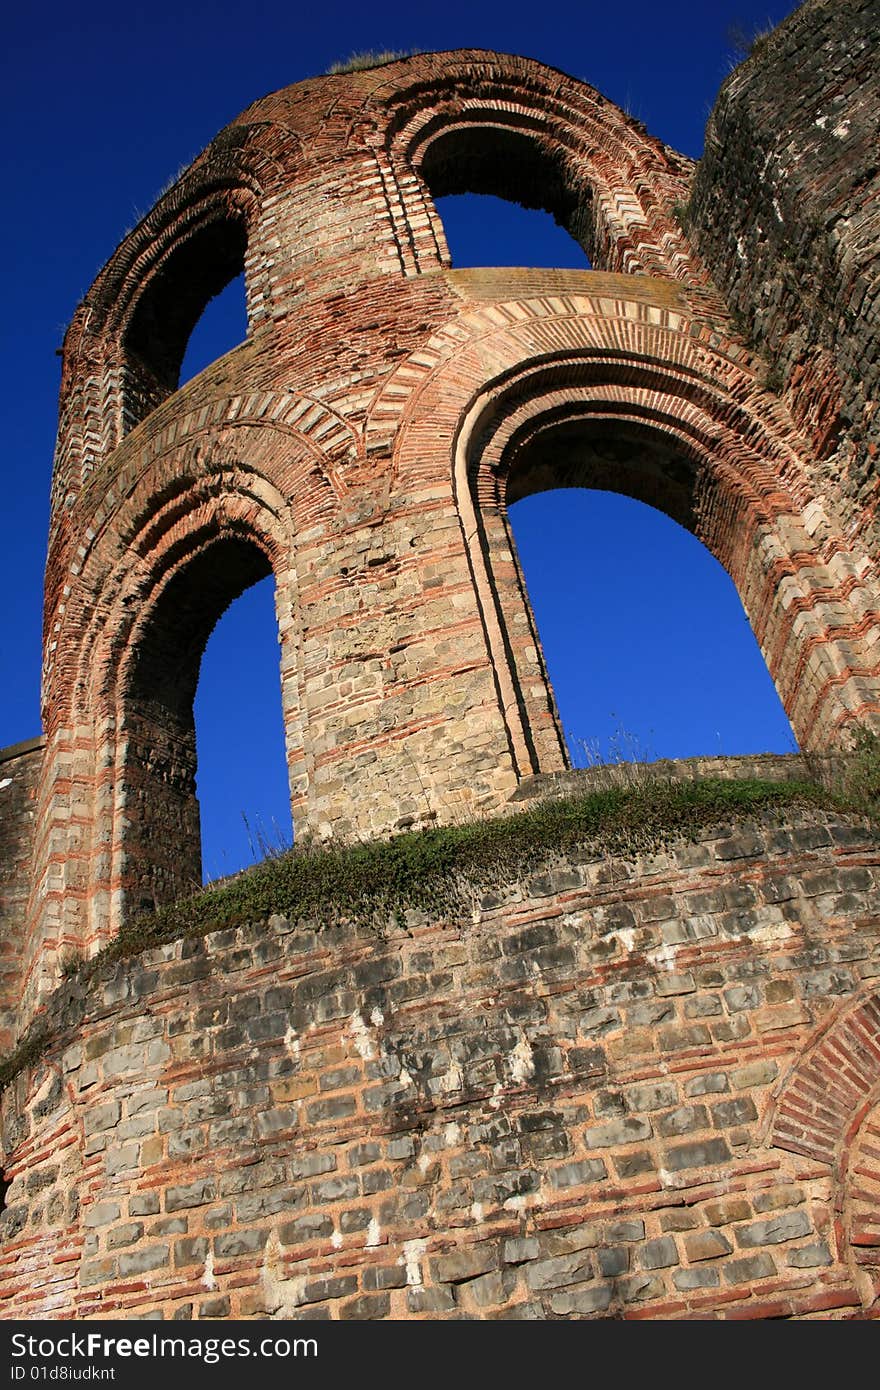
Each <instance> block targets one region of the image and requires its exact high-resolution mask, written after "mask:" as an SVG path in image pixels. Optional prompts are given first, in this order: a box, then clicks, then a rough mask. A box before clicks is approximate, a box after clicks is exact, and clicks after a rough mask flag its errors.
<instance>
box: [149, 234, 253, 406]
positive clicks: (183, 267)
mask: <svg viewBox="0 0 880 1390" xmlns="http://www.w3.org/2000/svg"><path fill="white" fill-rule="evenodd" d="M246 249H247V236H246V230H245V225H244V222H243V220H241V219H238V218H224V219H215V220H212V221H208V222H205V223H203V224H201V225H200V226H198V227H197V228H196V229H195V230H194V231H192V232H191V233H190V234H189V235H187V236H185V237H181V238H180V239H179V240H177V241H176V242H175V243H174V246H173V248H172V249H171V250H170V251H168V252H167V253H166V254H165V255H164V256H163V257H161V258H160V259H159V262H158V264H157V265H156V266H155V267H154V268H153V270H152V272H151V273H150V275H149V277H148V278H147V281H146V284H145V285H144V288H143V291H142V292H141V294H140V296H139V298H138V300H137V303H136V305H135V308H134V311H133V313H132V315H131V319H130V321H129V323H128V326H127V329H126V332H125V335H124V338H123V351H124V360H125V368H126V378H125V390H124V393H123V433H127V432H128V431H129V430H131V429H132V428H134V426H135V425H136V424H138V423H139V422H140V421H141V420H143V419H144V417H145V416H146V415H148V414H149V412H150V411H151V410H153V409H155V407H156V406H157V405H159V404H160V403H161V402H162V401H163V400H165V398H166V397H167V396H169V395H171V393H172V392H173V391H176V390H177V388H178V386H179V384H180V380H181V366H182V363H183V359H184V354H185V352H186V348H187V344H188V343H189V340H190V337H191V335H192V332H193V329H194V328H195V326H196V324H197V322H198V320H199V319H200V318H201V316H202V314H203V313H204V311H205V309H206V307H207V306H208V304H209V302H210V301H211V300H213V299H214V298H215V297H216V296H218V295H220V293H221V291H222V290H224V289H225V288H226V286H227V285H229V284H230V283H231V282H232V281H234V280H236V279H238V277H240V276H242V275H243V272H244V257H245V251H246ZM233 299H234V295H233ZM209 327H210V324H209ZM228 346H233V344H231V343H228V344H227V346H225V347H223V348H222V349H221V351H225V350H227V347H228ZM209 360H210V359H209ZM203 365H204V364H203Z"/></svg>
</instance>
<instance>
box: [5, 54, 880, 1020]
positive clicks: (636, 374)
mask: <svg viewBox="0 0 880 1390" xmlns="http://www.w3.org/2000/svg"><path fill="white" fill-rule="evenodd" d="M692 175H693V165H692V163H691V162H690V161H689V160H687V159H685V158H684V157H683V156H681V155H678V154H676V153H675V151H673V150H670V149H668V148H667V147H666V146H664V145H663V144H661V143H660V142H659V141H657V140H656V139H654V138H652V137H651V136H649V135H647V134H646V133H645V131H644V130H643V129H642V128H641V127H640V126H639V125H638V124H637V123H635V122H633V121H632V120H630V119H629V118H628V117H626V116H625V115H624V114H623V113H622V112H620V111H619V110H617V109H616V108H615V107H614V106H613V105H611V104H610V103H609V102H607V101H605V99H604V98H602V97H601V96H600V95H599V94H598V93H597V92H595V91H593V90H592V89H591V88H589V87H587V86H585V85H584V84H583V83H580V82H576V81H574V80H573V79H571V78H567V77H565V76H564V75H563V74H561V73H558V72H552V71H550V70H548V69H546V68H543V67H541V66H540V65H539V64H537V63H533V62H531V61H529V60H526V59H522V58H511V57H506V56H504V55H499V54H494V53H485V52H473V51H471V52H468V51H465V52H460V53H450V54H422V55H419V56H416V57H414V58H411V59H407V60H405V61H401V62H395V63H390V64H388V65H386V66H381V67H378V68H374V69H370V70H367V71H360V72H354V73H349V74H343V75H339V76H333V77H325V78H318V79H315V80H312V81H308V82H303V83H299V84H298V85H296V86H294V87H290V88H288V89H286V90H284V91H282V92H278V93H276V94H274V95H273V96H270V97H267V98H265V99H263V100H262V101H260V102H257V103H256V104H255V105H254V106H253V107H251V108H249V110H248V111H246V112H245V113H244V114H243V115H242V116H241V117H240V118H239V119H238V120H237V121H235V122H233V123H232V125H231V126H229V127H228V129H227V130H225V131H223V132H222V133H221V134H220V135H219V136H218V137H217V139H216V140H215V141H214V142H213V143H212V144H211V145H210V146H209V148H208V149H207V150H206V151H205V153H204V154H203V155H201V156H200V157H199V158H198V159H196V160H195V162H194V163H193V164H192V166H191V167H190V168H189V169H188V170H187V171H186V172H185V174H184V175H183V176H182V177H181V179H180V180H179V182H178V183H177V184H175V186H174V187H173V188H172V189H171V190H170V191H169V192H168V193H167V194H166V195H165V196H164V197H163V198H162V199H161V201H160V202H159V203H158V204H157V206H156V207H155V208H154V209H153V211H152V212H151V213H150V214H149V215H148V216H147V217H146V218H145V219H144V220H143V221H142V222H141V223H140V224H139V225H138V227H136V228H135V230H134V231H133V232H132V233H131V234H130V236H129V237H127V238H126V240H125V241H124V242H123V243H122V245H121V246H120V247H119V249H118V250H117V252H116V254H115V255H114V257H113V258H112V259H111V261H110V262H109V264H108V265H107V267H106V268H105V270H104V271H103V272H102V273H101V275H100V276H99V277H98V279H97V281H96V282H95V284H94V285H93V287H92V288H91V290H90V291H89V292H88V294H87V295H86V297H85V299H84V301H83V304H82V306H81V307H80V309H79V310H78V311H77V314H76V315H75V318H74V321H73V324H72V325H71V328H70V330H69V332H68V335H67V338H66V342H65V349H64V367H63V380H62V392H61V425H60V430H59V437H58V451H57V458H56V466H55V476H54V493H53V511H52V522H51V531H50V548H49V563H48V568H47V582H46V608H45V670H44V686H43V701H44V724H45V729H46V736H47V751H46V757H45V760H44V772H43V777H42V780H41V786H40V797H39V818H38V821H39V831H38V841H37V845H36V848H35V870H34V875H33V897H32V905H31V930H30V933H29V941H28V955H27V959H26V961H25V966H24V978H23V997H24V1000H25V1011H26V1012H29V1011H32V1010H33V1009H34V1008H35V1007H37V1006H38V1004H39V1001H40V1000H41V999H42V998H44V997H45V995H46V993H47V992H49V991H51V989H52V988H53V987H54V984H55V983H56V982H57V979H58V963H59V961H60V960H61V959H62V958H63V957H64V955H65V953H68V952H70V951H71V950H76V951H82V950H85V951H93V950H95V949H97V948H99V947H100V945H101V944H102V943H104V942H106V941H107V940H108V939H110V938H111V937H112V936H113V935H114V934H115V932H116V931H117V930H118V928H119V926H120V924H121V923H122V922H123V921H124V920H125V919H126V917H127V916H130V915H131V913H132V912H137V911H139V910H141V909H142V908H145V907H146V908H149V907H150V906H151V905H152V904H156V903H159V904H161V903H162V902H165V901H168V900H169V899H173V898H174V897H175V896H177V895H178V894H179V893H180V892H181V891H183V890H185V889H186V888H188V887H189V885H190V884H191V883H192V882H193V881H197V880H198V877H199V821H198V806H197V803H196V798H195V739H194V731H193V720H192V697H193V693H194V690H195V685H196V680H197V676H198V666H199V656H200V653H201V651H202V649H203V647H204V643H205V641H206V639H207V635H208V633H209V631H210V630H211V628H212V626H213V624H214V623H215V622H216V620H217V618H218V617H219V615H220V613H221V612H222V611H223V609H224V608H225V607H226V606H227V604H228V603H229V602H231V601H232V599H234V598H235V597H236V596H237V595H238V594H239V593H240V592H241V591H242V590H243V589H244V588H245V587H247V585H249V584H250V583H252V582H253V581H254V580H256V579H258V578H260V577H261V576H263V575H267V574H269V573H272V574H273V575H274V578H275V583H276V593H277V613H278V628H279V636H280V641H281V647H282V692H283V694H282V699H283V712H284V721H285V728H286V740H287V756H288V765H289V776H290V788H291V802H292V808H293V815H294V823H295V826H296V828H297V830H299V831H303V830H307V831H311V832H313V833H316V834H318V835H319V836H321V837H331V836H338V835H343V836H345V835H352V834H354V835H361V836H372V835H375V834H381V833H387V832H388V831H393V830H396V829H400V828H401V827H404V826H409V825H418V824H423V823H427V824H431V823H435V822H438V821H449V820H453V819H455V818H458V817H460V816H462V815H470V814H474V813H483V812H493V811H497V810H499V809H500V808H502V807H503V806H504V804H505V803H506V801H507V799H508V797H509V796H510V795H511V794H512V793H513V792H514V791H515V790H516V788H517V786H518V785H519V784H520V783H521V782H522V781H523V779H525V778H528V777H531V776H534V775H535V774H543V773H549V772H554V771H559V770H561V769H563V768H565V767H566V765H567V753H566V749H565V745H564V740H563V737H562V732H561V729H560V727H559V721H558V717H557V714H556V708H555V702H554V699H553V694H552V691H551V689H550V686H549V682H548V679H547V672H546V668H545V664H544V659H543V656H542V653H541V646H540V641H539V640H538V636H537V633H536V630H535V625H534V620H533V617H532V614H531V609H530V606H529V601H528V596H527V594H526V592H525V587H524V583H523V580H522V575H521V572H520V568H519V564H518V561H517V558H516V555H515V553H514V550H513V548H512V542H511V537H510V530H509V527H508V525H507V507H508V505H509V503H510V502H511V501H514V500H516V499H517V498H519V497H522V496H524V495H526V494H527V493H529V492H532V491H535V490H540V489H542V488H546V487H551V486H567V485H578V486H598V487H610V488H614V489H617V490H620V491H623V492H627V493H631V494H632V495H633V496H636V497H640V498H642V499H643V500H645V501H647V502H651V503H653V504H655V505H657V506H659V507H662V508H663V509H664V510H666V511H667V512H668V513H669V514H670V515H672V516H673V517H675V518H676V519H677V520H679V521H680V522H682V523H683V524H684V525H685V526H687V527H689V528H690V529H691V530H692V531H693V532H694V533H695V534H696V535H697V536H698V537H699V538H700V539H701V540H702V541H703V542H704V543H705V544H706V545H707V546H708V548H709V549H710V550H711V551H712V553H713V554H714V555H715V556H716V557H717V558H718V559H719V560H720V561H721V562H722V563H723V564H724V565H725V566H726V568H727V570H728V571H729V573H730V575H731V577H732V578H733V580H734V583H735V584H736V585H737V587H738V589H739V592H740V594H741V596H742V600H743V603H744V605H745V609H746V612H747V613H748V615H749V617H750V619H751V622H752V625H753V628H754V630H755V633H756V636H757V638H758V641H759V643H760V645H761V648H762V650H763V652H764V655H765V657H766V660H767V665H768V668H769V670H770V672H771V674H772V676H773V678H774V680H775V682H776V684H777V687H778V689H779V691H780V694H781V696H782V699H783V702H784V704H785V707H786V709H787V711H788V713H789V716H790V718H791V721H792V725H793V727H794V729H795V732H796V734H797V736H798V739H799V741H800V743H801V745H802V746H804V747H810V748H813V749H818V750H823V749H827V748H831V747H833V746H835V745H836V744H839V743H841V742H843V743H845V742H846V741H847V738H848V737H849V730H850V729H851V727H852V726H853V724H854V722H862V723H864V722H868V723H870V722H872V721H876V718H877V714H878V710H880V670H878V663H877V659H876V650H877V643H878V637H880V603H878V595H877V575H876V567H875V564H874V561H873V558H872V556H871V554H870V553H869V552H868V551H867V550H866V549H865V548H864V547H863V546H862V545H861V543H860V542H859V541H858V539H854V538H853V537H852V536H851V535H849V534H847V532H846V531H845V529H844V528H843V524H842V522H841V521H840V520H839V518H838V513H837V511H836V510H835V506H834V505H833V499H830V500H829V496H828V493H827V489H826V488H825V486H824V482H823V483H822V486H821V487H819V486H818V485H817V480H816V476H815V469H814V468H813V464H812V458H813V450H814V441H813V437H812V435H811V433H810V429H809V428H807V429H806V430H804V428H802V426H803V424H804V421H803V419H802V418H801V416H799V415H798V411H797V410H795V409H794V408H793V407H792V409H791V410H790V409H789V407H788V406H787V405H786V404H784V403H783V402H782V401H781V400H780V399H779V397H778V396H777V395H775V394H774V393H773V392H772V391H768V390H767V389H765V385H766V383H765V380H764V378H765V375H766V363H765V362H764V360H763V359H761V358H760V357H756V356H755V355H754V354H753V353H752V351H751V350H750V349H748V348H747V347H746V346H745V345H744V343H743V340H742V338H741V336H740V335H739V334H738V332H737V330H736V328H735V326H734V323H733V321H732V319H731V318H730V316H729V314H728V312H727V308H726V307H725V303H724V301H723V300H722V299H721V298H720V296H719V295H718V293H717V291H716V290H715V289H714V288H713V286H712V284H711V282H710V280H709V278H708V276H707V273H706V270H705V267H704V266H703V264H702V262H701V261H700V260H699V259H698V257H697V256H696V255H695V253H694V251H693V250H692V248H691V245H690V243H689V240H688V236H687V234H686V232H685V230H684V224H685V223H686V219H683V218H682V216H681V211H680V209H681V207H682V206H683V205H684V204H685V203H686V202H687V200H688V195H689V191H690V187H691V180H692ZM465 188H469V189H472V190H473V191H478V192H488V193H496V194H501V195H502V196H505V197H508V198H515V199H518V200H519V201H520V202H522V203H524V204H526V205H527V206H537V207H544V208H547V209H548V210H549V211H550V212H552V213H553V214H554V215H555V216H556V217H557V219H558V220H559V221H561V222H562V224H563V225H564V226H566V227H567V228H568V229H569V230H570V231H571V233H572V235H574V236H575V237H577V238H578V239H579V240H580V241H581V242H582V244H583V245H584V247H585V249H586V250H587V252H588V254H589V256H590V258H591V263H592V265H593V267H594V268H593V270H591V271H584V272H563V271H552V270H551V271H531V270H497V269H484V270H454V269H451V268H450V267H449V254H448V249H447V247H446V243H445V239H444V235H443V229H442V226H441V223H440V220H439V218H438V216H437V213H436V209H435V206H434V201H433V199H434V198H435V197H437V196H439V195H441V194H444V193H450V192H456V191H460V190H461V189H465ZM242 268H243V270H244V274H245V281H246V286H247V299H248V317H249V333H248V339H247V341H246V343H244V344H243V345H242V346H241V347H239V348H237V349H235V350H234V351H232V352H230V353H228V354H227V355H226V356H225V357H224V358H222V359H221V360H220V361H219V362H217V363H216V364H214V365H213V366H212V367H210V368H208V369H207V370H206V371H204V372H202V373H201V374H200V375H199V376H198V377H197V378H196V379H195V380H194V381H192V382H190V383H188V384H187V385H186V386H184V387H183V388H182V389H180V390H175V387H176V385H177V376H178V370H179V365H180V360H181V356H182V353H183V349H184V346H185V342H186V338H187V336H188V333H189V331H190V328H191V327H192V324H193V322H194V321H195V319H196V318H197V316H198V313H199V312H200V310H201V308H202V307H203V306H204V304H205V302H206V301H207V299H208V298H209V296H210V295H211V294H213V293H215V292H216V291H217V290H218V289H219V288H220V287H221V286H222V285H223V284H224V283H226V281H228V280H229V279H230V277H231V276H232V275H234V274H235V272H236V271H237V270H238V269H242ZM789 405H791V402H789ZM799 420H800V424H799V423H798V421H799Z"/></svg>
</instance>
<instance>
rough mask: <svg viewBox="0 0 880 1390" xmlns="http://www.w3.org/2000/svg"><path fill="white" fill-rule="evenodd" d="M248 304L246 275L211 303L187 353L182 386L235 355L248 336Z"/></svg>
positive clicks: (227, 286) (234, 281) (208, 304)
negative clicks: (232, 352)
mask: <svg viewBox="0 0 880 1390" xmlns="http://www.w3.org/2000/svg"><path fill="white" fill-rule="evenodd" d="M247 330H248V322H247V302H246V297H245V285H244V273H242V274H241V275H236V277H235V279H234V280H230V282H229V284H228V285H226V286H225V288H224V289H222V290H221V291H220V293H219V294H217V295H215V296H214V298H213V299H211V300H209V301H208V303H207V304H206V306H205V310H204V313H203V314H202V315H201V317H200V318H199V319H198V321H197V322H196V324H195V327H194V328H193V330H192V333H191V334H190V336H189V341H188V342H187V345H186V351H185V353H184V354H183V361H182V362H181V365H180V380H179V385H180V386H183V385H184V383H185V382H187V381H192V379H193V377H194V376H198V374H199V372H201V371H204V369H205V367H208V366H210V364H211V363H212V362H216V361H217V358H218V357H222V356H223V355H224V353H227V352H231V350H232V349H233V348H234V347H238V345H239V343H243V342H244V340H245V338H246V337H247Z"/></svg>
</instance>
